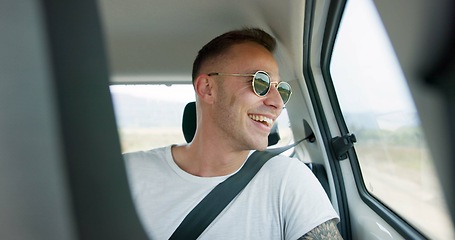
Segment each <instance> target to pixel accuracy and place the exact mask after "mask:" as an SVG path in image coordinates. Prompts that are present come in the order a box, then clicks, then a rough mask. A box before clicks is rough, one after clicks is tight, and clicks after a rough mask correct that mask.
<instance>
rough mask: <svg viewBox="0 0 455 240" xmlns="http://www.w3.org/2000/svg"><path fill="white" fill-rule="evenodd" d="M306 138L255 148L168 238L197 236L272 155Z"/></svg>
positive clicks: (173, 239) (174, 239) (176, 239)
mask: <svg viewBox="0 0 455 240" xmlns="http://www.w3.org/2000/svg"><path fill="white" fill-rule="evenodd" d="M306 139H307V138H305V139H302V140H300V141H298V142H295V143H294V144H291V145H288V146H284V147H280V148H274V149H268V150H265V151H255V152H253V153H252V154H251V155H250V157H248V159H247V160H246V162H245V164H244V165H243V167H242V168H241V169H240V170H239V171H238V172H237V173H235V174H234V175H232V176H230V177H229V178H227V179H226V180H224V181H223V182H221V183H220V184H218V185H217V186H216V187H215V188H214V189H213V190H212V191H211V192H210V193H209V194H208V195H207V196H205V198H204V199H202V201H200V202H199V203H198V205H196V207H194V208H193V210H191V212H190V213H188V215H187V216H186V217H185V218H184V219H183V221H182V222H181V223H180V225H179V226H178V227H177V229H176V230H175V231H174V233H173V234H172V236H171V237H170V238H169V239H171V240H179V239H185V240H190V239H197V238H198V237H199V235H201V233H202V232H204V230H205V229H206V228H207V227H208V226H209V225H210V223H211V222H212V221H213V220H214V219H215V218H216V217H217V216H218V214H220V213H221V212H222V211H223V209H224V208H225V207H226V206H227V205H228V204H229V203H230V202H231V201H232V199H234V198H235V197H236V196H237V195H238V194H239V193H240V192H241V191H242V190H243V189H244V188H245V186H246V185H248V183H249V182H250V180H251V179H252V178H253V177H254V176H255V175H256V173H257V172H258V171H259V170H260V169H261V168H262V166H263V165H264V164H265V163H266V162H267V161H268V160H269V159H271V158H272V157H274V156H276V155H278V154H280V153H282V152H284V151H286V150H288V149H290V148H291V147H294V146H296V145H297V144H299V143H301V142H302V141H304V140H306Z"/></svg>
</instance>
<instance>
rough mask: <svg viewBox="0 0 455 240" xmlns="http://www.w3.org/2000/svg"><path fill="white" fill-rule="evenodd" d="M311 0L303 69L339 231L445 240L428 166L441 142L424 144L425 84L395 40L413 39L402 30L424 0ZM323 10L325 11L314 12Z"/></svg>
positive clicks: (427, 128)
mask: <svg viewBox="0 0 455 240" xmlns="http://www.w3.org/2000/svg"><path fill="white" fill-rule="evenodd" d="M312 4H314V5H312V6H311V4H307V6H310V7H311V8H312V10H309V9H308V8H307V12H306V18H309V17H310V16H314V17H315V19H309V20H307V21H308V22H313V23H314V24H313V28H307V29H311V30H310V31H307V32H306V34H307V38H308V39H309V40H308V42H311V43H313V46H308V49H307V53H308V54H315V55H316V56H308V57H307V58H306V59H307V62H306V64H304V66H307V68H306V69H305V70H304V71H306V73H305V78H306V81H307V85H308V86H309V92H310V93H311V92H312V100H313V103H314V105H313V107H314V109H315V113H316V115H317V119H318V124H319V126H320V128H321V135H322V138H323V140H324V144H325V146H326V149H327V157H328V158H329V159H330V161H329V162H330V165H331V168H332V171H331V172H332V174H333V178H334V186H335V188H336V192H337V200H338V201H337V203H338V208H339V212H340V215H341V218H342V219H341V220H342V223H341V224H340V230H341V232H342V234H343V236H344V237H345V238H347V239H351V238H352V239H396V238H398V239H400V238H404V239H425V238H431V239H453V238H454V230H453V222H452V219H451V217H450V213H449V207H450V205H448V204H447V201H446V199H445V195H444V191H443V188H442V186H441V181H442V182H444V180H445V178H441V177H440V176H441V175H439V173H440V172H437V169H436V167H437V166H438V165H437V164H441V163H440V162H439V163H438V162H437V161H435V160H438V161H442V160H441V159H435V157H437V156H440V155H439V154H438V152H435V151H437V150H438V149H439V148H438V147H434V145H433V146H432V145H431V140H432V138H430V137H432V131H434V126H432V125H430V123H425V121H434V119H432V120H430V119H429V118H428V116H426V115H425V114H427V112H428V111H429V110H428V109H426V108H425V107H427V106H422V104H425V103H424V102H427V101H428V99H424V97H423V96H422V95H424V94H425V91H428V89H425V88H428V87H429V86H428V85H427V86H416V84H419V83H418V81H421V79H419V78H418V77H419V76H418V75H417V76H416V75H415V72H413V71H411V67H410V65H411V64H416V63H415V61H413V60H412V59H410V58H409V56H406V55H405V54H404V52H406V51H408V52H406V54H408V55H409V54H410V53H409V51H410V49H402V48H406V47H408V48H412V47H409V46H406V45H404V44H402V41H404V40H411V41H410V42H409V43H410V44H412V43H414V44H415V42H416V41H415V39H412V37H415V38H417V37H421V35H419V34H417V33H416V31H414V32H413V30H409V29H406V28H411V29H413V27H414V26H415V24H416V23H417V22H422V21H425V20H426V18H425V16H428V15H431V14H430V13H431V11H430V10H428V11H429V12H428V15H426V14H420V15H419V14H417V13H416V12H418V11H422V10H424V9H425V6H426V5H425V4H424V3H419V4H416V5H414V6H413V7H412V8H409V6H407V5H406V6H404V5H399V4H398V5H395V6H393V4H390V5H387V4H386V3H383V2H380V3H375V2H373V1H356V0H350V1H334V2H331V3H330V6H322V3H320V2H316V1H314V2H312ZM377 5H379V7H380V8H378V6H377ZM324 8H325V9H326V10H325V11H328V14H327V18H326V19H317V16H319V15H318V14H317V13H318V11H324V10H323V9H324ZM400 8H401V9H402V10H403V11H402V12H400V14H401V16H402V17H403V18H405V19H406V18H412V20H414V21H415V22H413V21H411V20H409V19H407V20H405V23H400V22H399V21H400V19H401V18H397V17H396V15H393V14H397V13H398V9H400ZM381 11H382V12H381ZM394 21H395V22H394ZM319 22H325V24H318V23H319ZM384 22H385V23H388V24H389V26H387V25H385V26H384ZM428 25H431V22H429V23H428ZM391 26H392V27H391ZM400 31H403V32H406V33H408V35H406V34H400ZM417 32H418V31H417ZM391 33H392V36H391V37H389V34H391ZM393 34H395V35H393ZM393 37H394V38H393ZM393 40H395V41H393ZM412 40H414V42H412ZM417 42H418V41H417ZM314 43H320V44H322V46H320V45H317V44H314ZM315 45H316V46H315ZM414 50H415V49H414ZM319 53H320V55H319ZM400 54H401V55H400ZM403 55H405V56H403ZM416 55H418V54H416ZM400 57H401V58H400ZM412 70H414V69H412ZM420 84H421V83H420ZM412 90H413V91H412ZM420 94H422V95H420ZM426 94H428V93H426ZM424 96H425V95H424ZM426 96H427V97H428V95H426ZM418 104H420V105H418ZM430 111H431V110H430ZM437 117H442V116H437V115H433V118H437ZM436 120H437V119H436ZM443 176H444V175H443Z"/></svg>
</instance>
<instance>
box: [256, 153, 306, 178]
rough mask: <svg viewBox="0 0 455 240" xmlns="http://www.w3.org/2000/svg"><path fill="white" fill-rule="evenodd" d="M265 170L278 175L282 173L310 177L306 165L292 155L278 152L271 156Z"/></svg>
mask: <svg viewBox="0 0 455 240" xmlns="http://www.w3.org/2000/svg"><path fill="white" fill-rule="evenodd" d="M264 169H265V171H269V172H272V173H275V174H278V175H280V176H283V175H289V176H293V175H297V176H302V177H305V178H306V177H308V176H309V177H311V175H312V173H311V170H310V169H309V168H308V166H307V165H306V164H305V163H304V162H302V161H300V160H299V159H297V158H294V157H288V156H285V155H283V154H279V155H277V156H274V157H273V158H271V159H270V160H269V161H268V162H267V163H266V164H265V165H264Z"/></svg>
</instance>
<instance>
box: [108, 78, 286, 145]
mask: <svg viewBox="0 0 455 240" xmlns="http://www.w3.org/2000/svg"><path fill="white" fill-rule="evenodd" d="M110 90H111V95H112V99H113V102H114V110H115V114H116V119H117V126H118V130H119V135H120V141H121V145H122V152H131V151H138V150H149V149H152V148H156V147H163V146H167V145H170V144H182V143H185V138H184V136H183V132H182V117H183V110H184V108H185V105H186V104H187V103H189V102H192V101H195V95H194V90H193V86H192V85H191V84H173V85H158V84H155V85H152V84H149V85H112V86H111V87H110ZM277 124H278V129H279V130H278V131H279V134H280V139H281V140H280V141H279V142H278V143H277V144H276V145H274V146H273V147H278V146H284V145H287V144H290V143H292V142H293V135H292V131H291V129H290V123H289V118H288V114H287V111H286V109H284V110H283V112H282V113H281V115H280V117H279V118H278V119H277Z"/></svg>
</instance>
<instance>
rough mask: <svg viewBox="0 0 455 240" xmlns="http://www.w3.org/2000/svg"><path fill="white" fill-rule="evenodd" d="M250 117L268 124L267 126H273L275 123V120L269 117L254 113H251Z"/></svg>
mask: <svg viewBox="0 0 455 240" xmlns="http://www.w3.org/2000/svg"><path fill="white" fill-rule="evenodd" d="M248 117H250V118H251V119H252V120H254V121H256V122H260V123H262V124H265V125H267V127H271V126H272V125H273V120H272V119H270V118H268V117H264V116H260V115H253V114H249V115H248Z"/></svg>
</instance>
